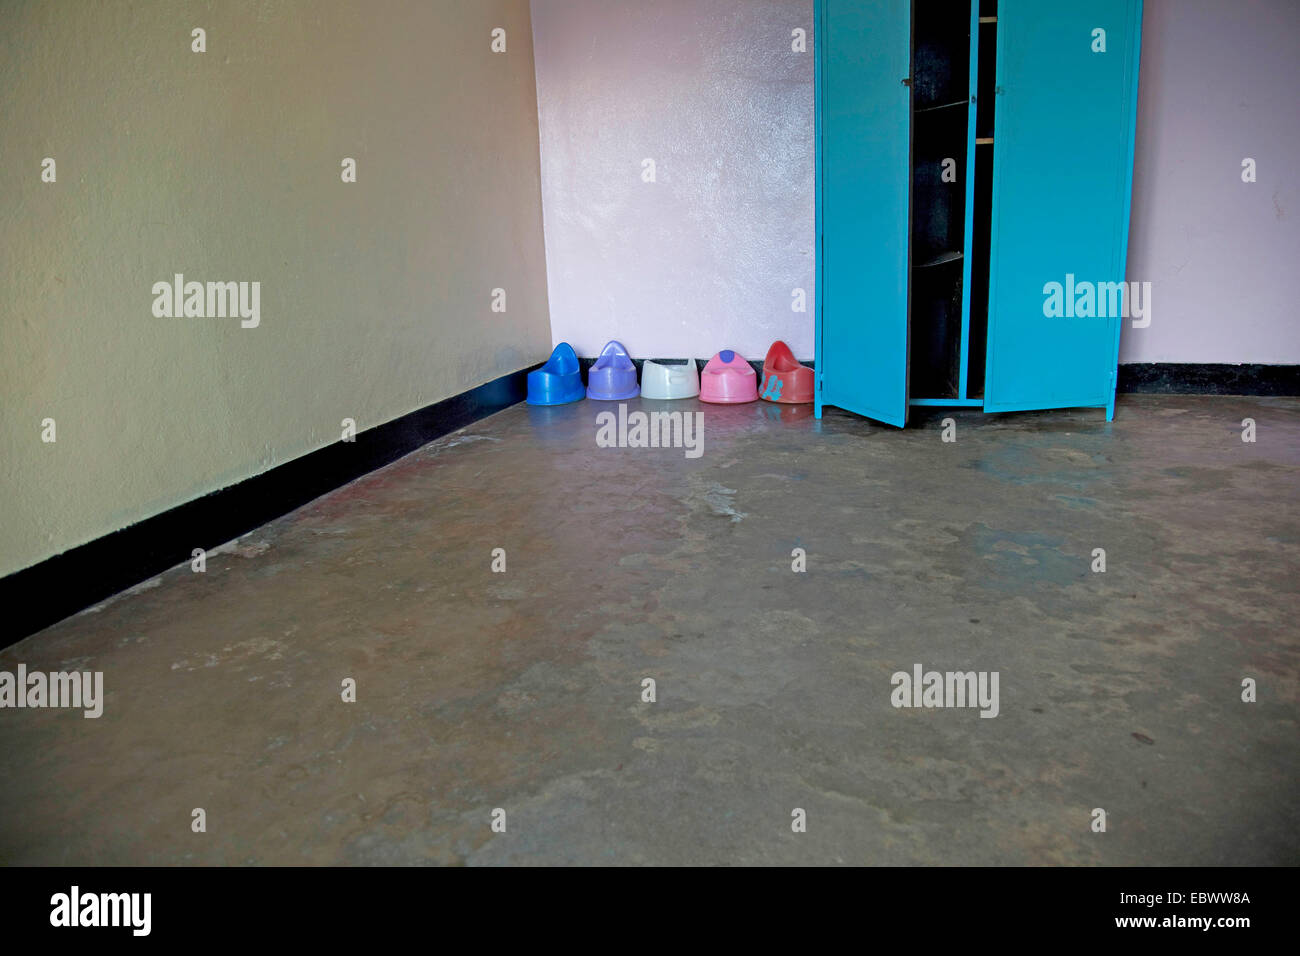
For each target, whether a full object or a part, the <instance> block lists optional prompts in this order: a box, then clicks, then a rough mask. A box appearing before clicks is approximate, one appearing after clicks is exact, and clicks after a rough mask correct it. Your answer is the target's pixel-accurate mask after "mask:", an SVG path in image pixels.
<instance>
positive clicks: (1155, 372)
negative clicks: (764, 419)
mask: <svg viewBox="0 0 1300 956" xmlns="http://www.w3.org/2000/svg"><path fill="white" fill-rule="evenodd" d="M595 361H596V360H595V359H594V358H580V359H578V362H579V364H580V365H581V366H582V371H583V374H584V376H585V375H586V373H587V372H588V371H589V370H590V369H591V366H592V365H593V364H594V363H595ZM651 361H655V362H681V361H685V360H684V359H652V360H651ZM632 362H633V364H634V365H636V367H637V372H638V374H639V373H640V371H641V366H642V364H644V360H642V359H633V360H632ZM705 362H706V360H705V359H695V364H696V367H698V368H699V369H701V370H703V368H704V365H705ZM749 364H750V365H752V366H753V367H754V372H755V373H756V374H758V375H762V374H763V363H762V361H761V360H759V359H750V360H749ZM804 364H805V365H808V366H812V367H814V368H815V367H816V366H815V364H814V363H813V362H811V361H806V362H804ZM1116 391H1118V392H1119V393H1120V394H1141V393H1147V394H1159V395H1300V365H1208V364H1190V363H1180V362H1148V363H1141V364H1132V365H1121V366H1120V367H1119V378H1118V380H1117V387H1116Z"/></svg>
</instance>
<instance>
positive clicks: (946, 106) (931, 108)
mask: <svg viewBox="0 0 1300 956" xmlns="http://www.w3.org/2000/svg"><path fill="white" fill-rule="evenodd" d="M967 102H968V101H967V100H966V99H965V98H964V97H963V98H962V99H960V100H953V101H952V102H951V103H939V104H938V105H936V106H923V107H921V108H920V109H919V110H912V112H913V113H914V114H918V115H919V114H921V113H934V112H936V111H937V110H948V109H952V108H953V107H954V106H965V105H966V104H967Z"/></svg>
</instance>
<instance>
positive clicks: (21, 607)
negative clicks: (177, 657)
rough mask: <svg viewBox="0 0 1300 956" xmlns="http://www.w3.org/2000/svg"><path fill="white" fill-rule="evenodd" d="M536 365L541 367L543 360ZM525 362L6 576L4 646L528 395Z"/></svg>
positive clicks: (2, 583)
mask: <svg viewBox="0 0 1300 956" xmlns="http://www.w3.org/2000/svg"><path fill="white" fill-rule="evenodd" d="M536 367H537V366H533V368H536ZM529 371H530V369H523V370H521V371H518V372H512V373H510V374H509V375H503V376H501V377H500V378H498V379H494V380H493V381H491V382H488V383H487V384H485V385H480V386H479V387H478V388H474V389H470V390H469V391H468V392H462V393H461V394H459V395H454V396H452V397H451V398H448V399H446V400H444V401H441V402H437V403H435V404H433V405H428V406H426V407H424V408H420V409H417V410H416V411H413V412H411V413H409V414H407V415H403V416H402V417H401V418H397V419H394V420H393V421H391V422H387V423H385V424H383V425H376V426H375V427H374V428H369V429H366V430H365V431H363V432H358V433H357V436H356V440H355V441H351V442H342V441H339V442H335V443H334V444H332V445H328V446H326V447H325V448H321V449H319V450H317V451H314V452H310V453H309V454H306V455H303V456H302V457H301V458H295V459H294V460H293V461H288V462H285V463H284V464H283V465H277V466H276V467H275V468H272V469H271V470H269V471H265V472H262V473H261V474H260V475H254V476H253V477H251V478H248V479H246V480H244V481H241V482H240V483H239V484H237V485H231V486H230V487H228V488H222V489H221V490H220V491H214V492H212V493H211V494H208V495H204V496H203V497H202V498H196V499H195V500H193V501H188V502H186V503H185V504H183V505H178V506H177V507H175V508H172V509H171V510H170V511H164V512H163V513H162V514H159V515H155V516H154V517H152V518H146V519H145V520H143V521H140V522H138V523H137V524H133V525H131V526H130V527H129V528H123V529H122V530H121V531H116V532H114V533H112V534H109V535H105V536H104V537H102V538H97V539H96V540H94V541H91V542H89V543H87V544H83V545H81V546H80V547H77V548H73V549H72V550H70V551H65V552H64V553H63V554H59V555H55V556H54V557H52V558H49V559H47V560H45V561H42V562H41V563H40V564H36V565H33V566H32V567H30V568H25V569H23V570H22V571H16V572H14V573H13V574H11V575H9V576H8V577H5V578H0V608H3V609H4V610H3V616H2V617H0V621H3V624H0V647H3V646H7V645H9V644H12V643H14V642H15V641H19V640H21V639H22V638H24V637H26V636H27V635H29V634H33V633H35V632H36V631H39V630H41V628H44V627H48V626H49V625H51V624H53V623H55V622H56V621H60V620H62V619H63V618H65V617H68V616H69V615H71V614H75V613H77V612H78V611H81V610H84V609H85V608H87V607H90V606H91V605H92V604H95V603H97V602H99V601H102V600H104V599H105V598H107V597H109V596H111V595H113V594H116V593H118V592H119V591H123V590H125V589H126V588H129V587H132V586H133V585H136V584H139V583H140V582H142V581H147V580H148V579H149V578H151V577H153V576H154V575H157V574H161V573H162V572H163V571H166V570H167V569H168V568H171V567H175V566H176V565H178V564H182V563H185V562H188V561H189V560H190V554H191V552H192V551H193V549H194V548H205V549H211V548H215V547H217V546H218V545H221V544H224V543H225V542H227V541H231V540H233V539H235V538H237V537H239V536H240V535H242V534H247V533H248V532H249V531H252V530H253V529H254V528H258V527H260V526H261V525H264V524H266V523H267V522H268V521H271V520H273V519H275V518H278V517H280V516H281V515H284V514H288V513H289V512H290V511H293V510H294V509H295V508H299V507H301V506H302V505H305V504H306V503H307V502H309V501H311V500H312V499H314V498H319V497H320V496H321V495H323V494H325V493H326V492H329V491H333V490H334V489H335V488H339V487H341V486H343V485H345V484H347V483H348V482H350V481H352V480H354V479H356V478H359V477H361V476H362V475H364V474H366V473H368V472H371V471H374V470H375V469H376V468H381V467H383V466H384V465H387V464H388V463H390V462H393V461H396V460H397V459H398V458H401V457H402V456H403V455H407V454H410V453H411V452H413V451H415V449H417V448H419V447H420V446H421V445H426V444H428V443H429V442H431V441H433V440H434V439H436V438H441V437H442V436H443V435H446V434H448V433H449V432H453V431H455V430H456V429H457V428H463V427H464V426H466V425H468V424H470V423H472V422H476V421H478V420H479V419H480V418H485V417H486V416H488V415H491V414H492V413H493V412H498V411H500V410H501V409H503V408H507V407H509V406H511V405H514V404H516V403H518V402H521V401H523V399H524V395H525V392H526V389H527V374H528V372H529Z"/></svg>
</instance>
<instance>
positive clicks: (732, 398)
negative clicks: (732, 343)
mask: <svg viewBox="0 0 1300 956" xmlns="http://www.w3.org/2000/svg"><path fill="white" fill-rule="evenodd" d="M700 401H702V402H713V403H714V404H715V405H738V404H740V403H741V402H756V401H758V376H757V375H755V374H754V369H753V367H752V366H751V365H750V364H749V363H748V362H746V361H745V359H744V358H743V357H742V356H740V355H739V354H737V353H736V352H733V351H732V350H731V349H723V350H722V351H721V352H719V353H718V354H717V355H715V356H713V358H711V359H709V364H708V365H706V366H704V371H703V372H702V373H700Z"/></svg>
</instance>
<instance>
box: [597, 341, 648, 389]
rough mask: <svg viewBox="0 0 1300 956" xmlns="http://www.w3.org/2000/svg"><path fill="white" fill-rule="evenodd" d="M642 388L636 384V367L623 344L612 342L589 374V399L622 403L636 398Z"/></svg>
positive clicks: (602, 350) (602, 351) (604, 349)
mask: <svg viewBox="0 0 1300 956" xmlns="http://www.w3.org/2000/svg"><path fill="white" fill-rule="evenodd" d="M640 394H641V388H640V386H638V385H637V383H636V366H635V365H633V364H632V359H630V358H629V357H628V354H627V349H625V348H623V343H622V342H610V343H609V344H608V345H606V346H605V347H604V348H603V349H601V352H600V358H598V359H596V364H595V365H593V366H592V367H591V371H589V372H588V373H587V397H588V398H595V399H599V400H600V401H602V402H621V401H622V400H623V399H625V398H636V397H637V396H638V395H640Z"/></svg>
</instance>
